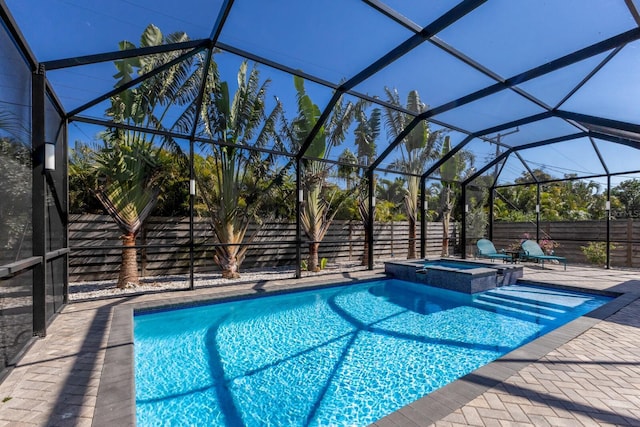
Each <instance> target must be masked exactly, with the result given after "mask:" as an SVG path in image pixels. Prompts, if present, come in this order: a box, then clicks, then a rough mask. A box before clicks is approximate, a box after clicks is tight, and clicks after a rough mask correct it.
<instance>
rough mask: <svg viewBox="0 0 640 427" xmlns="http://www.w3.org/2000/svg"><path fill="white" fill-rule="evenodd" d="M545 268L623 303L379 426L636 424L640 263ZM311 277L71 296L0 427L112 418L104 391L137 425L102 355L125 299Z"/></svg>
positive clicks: (553, 277) (17, 384) (1, 389)
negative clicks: (99, 408) (105, 412)
mask: <svg viewBox="0 0 640 427" xmlns="http://www.w3.org/2000/svg"><path fill="white" fill-rule="evenodd" d="M545 267H547V268H546V269H545V270H541V269H539V268H535V267H527V268H526V270H525V279H527V280H531V281H535V282H549V283H556V284H562V285H566V286H575V287H579V288H587V289H597V290H609V291H614V292H620V293H624V294H625V297H624V298H622V299H619V300H618V306H619V307H614V308H613V309H610V310H609V311H610V312H603V313H601V316H599V317H601V318H598V316H596V317H591V318H586V317H585V318H581V319H578V322H576V323H573V322H572V324H570V325H571V326H568V328H566V329H564V330H563V331H560V332H558V333H557V334H555V335H553V336H552V337H550V338H547V339H546V340H545V337H542V338H540V339H539V340H536V341H534V342H532V343H530V344H528V345H527V346H525V347H523V348H522V349H520V350H516V351H515V352H512V353H510V354H509V355H507V356H505V358H502V359H500V360H499V361H498V362H494V363H492V364H490V365H487V366H485V367H483V368H480V369H479V370H477V371H475V372H474V373H472V374H469V375H468V376H466V377H464V378H463V379H462V380H459V381H457V382H455V383H452V384H450V386H451V387H450V386H447V387H444V388H442V389H440V390H438V391H437V392H435V393H432V394H431V395H429V396H427V397H425V398H423V399H420V400H419V401H417V402H415V403H414V404H411V405H409V406H407V407H405V408H402V409H401V410H399V411H397V412H395V413H393V414H391V415H389V416H387V417H385V418H383V419H381V420H379V421H378V422H377V423H376V425H378V426H427V425H436V426H453V425H478V426H491V425H535V426H543V425H552V426H555V425H558V426H560V425H561V426H566V425H569V426H570V425H579V426H583V425H584V426H591V425H640V300H637V301H636V299H637V298H638V297H640V280H639V275H638V272H636V271H620V270H599V269H591V268H586V267H571V266H569V268H568V269H567V271H562V267H561V266H554V265H551V266H545ZM370 274H371V273H370V272H359V273H345V274H341V275H338V276H336V277H332V278H328V276H325V277H323V278H322V280H323V281H325V282H327V281H329V280H334V281H345V280H350V279H358V278H363V277H366V276H368V275H370ZM311 280H312V279H311ZM310 284H312V282H311V281H310V280H309V279H307V280H302V281H277V282H269V283H263V284H259V285H256V284H244V285H234V286H229V287H217V288H206V289H197V290H195V291H181V292H172V293H169V294H167V293H162V294H149V295H142V296H130V297H121V298H116V299H107V300H100V301H90V302H81V303H73V304H69V305H67V306H65V307H64V309H63V310H62V312H61V313H60V314H59V315H58V316H57V317H56V318H55V319H54V320H53V322H52V323H51V325H50V326H49V328H48V335H47V337H45V338H43V339H39V340H37V341H35V343H34V344H33V345H32V347H31V348H30V349H29V350H28V351H27V352H26V353H25V355H24V357H23V358H22V359H21V361H20V362H19V363H18V364H17V366H16V367H15V368H14V369H13V370H12V371H11V373H10V374H9V376H8V377H7V378H6V379H5V380H4V382H3V383H2V384H0V402H1V403H0V427H2V426H90V425H98V426H101V425H106V424H105V423H106V421H105V420H106V418H104V417H102V418H100V417H96V403H97V401H98V393H99V392H100V396H101V399H104V396H105V395H107V396H108V397H109V399H110V401H111V402H113V403H112V406H113V408H112V409H115V410H116V414H119V415H121V417H122V418H120V419H117V417H115V415H113V416H112V418H111V421H114V422H116V423H117V424H109V425H118V426H120V425H126V424H127V423H129V420H130V419H131V418H130V414H129V413H128V412H129V411H130V408H131V405H132V402H130V395H129V394H128V393H129V392H130V391H128V392H125V393H122V388H121V387H112V386H111V384H117V383H118V382H120V383H122V382H127V381H128V382H132V379H131V378H126V377H123V373H122V372H126V369H125V370H119V369H115V370H114V369H113V365H111V367H109V366H107V367H106V368H105V365H104V360H105V354H106V353H107V351H109V352H111V353H110V358H111V361H112V362H113V359H114V358H115V360H116V362H117V361H118V356H117V352H118V350H119V349H122V348H124V346H123V345H122V344H121V337H118V336H116V335H117V334H114V333H111V331H112V329H111V326H112V322H113V321H114V317H113V316H114V313H117V312H118V310H119V311H120V312H122V309H121V307H128V306H130V305H132V304H137V305H139V304H149V303H152V302H153V301H158V300H161V299H162V300H166V299H167V298H177V299H180V300H184V299H185V298H186V299H194V300H197V299H205V298H212V297H216V296H222V295H230V294H238V293H245V294H247V293H259V292H265V291H274V290H283V289H289V288H292V287H300V286H309V285H310ZM620 307H621V308H620ZM116 309H117V310H116ZM121 317H122V316H121ZM115 321H116V322H121V321H122V320H121V319H115ZM116 329H117V328H114V330H116ZM552 334H553V333H552ZM549 349H551V350H549ZM538 353H541V354H538ZM114 354H116V356H114ZM125 363H126V362H125ZM125 391H126V390H125ZM127 401H128V403H127ZM102 404H103V405H104V403H102ZM118 408H119V411H118ZM434 408H435V409H434ZM123 423H124V424H123Z"/></svg>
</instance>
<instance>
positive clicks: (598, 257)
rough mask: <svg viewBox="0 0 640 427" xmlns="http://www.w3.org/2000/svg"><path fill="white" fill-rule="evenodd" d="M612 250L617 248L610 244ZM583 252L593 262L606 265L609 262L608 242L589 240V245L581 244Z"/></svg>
mask: <svg viewBox="0 0 640 427" xmlns="http://www.w3.org/2000/svg"><path fill="white" fill-rule="evenodd" d="M609 248H610V249H611V250H613V249H615V248H616V247H615V246H614V245H610V246H609ZM580 249H582V253H583V254H584V256H585V257H586V258H587V261H589V262H590V263H591V264H596V265H604V263H605V262H607V244H606V243H605V242H589V243H588V244H587V246H580Z"/></svg>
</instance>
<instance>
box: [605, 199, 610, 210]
mask: <svg viewBox="0 0 640 427" xmlns="http://www.w3.org/2000/svg"><path fill="white" fill-rule="evenodd" d="M604 210H605V211H610V210H611V201H609V200H607V201H606V202H604Z"/></svg>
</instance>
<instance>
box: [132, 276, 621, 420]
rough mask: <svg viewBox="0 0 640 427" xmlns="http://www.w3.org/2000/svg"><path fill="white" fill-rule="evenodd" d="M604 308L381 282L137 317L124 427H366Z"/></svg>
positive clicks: (576, 299) (551, 295)
mask: <svg viewBox="0 0 640 427" xmlns="http://www.w3.org/2000/svg"><path fill="white" fill-rule="evenodd" d="M609 300H610V298H606V297H600V296H595V295H587V294H579V293H573V292H565V291H558V290H553V289H545V288H538V287H532V286H507V287H502V288H498V289H495V290H492V291H488V292H483V293H479V294H475V295H467V294H462V293H458V292H453V291H448V290H443V289H437V288H432V287H428V286H424V285H420V284H415V283H409V282H404V281H399V280H394V279H391V280H385V281H374V282H366V283H362V284H357V285H349V286H340V287H332V288H325V289H322V290H313V291H304V292H296V293H291V294H285V295H277V296H269V297H263V298H259V299H250V300H242V301H235V302H227V303H219V304H212V305H207V306H200V307H191V308H185V309H174V310H168V311H162V312H154V313H146V314H144V313H142V314H140V313H138V314H136V316H135V318H134V325H135V330H134V333H135V345H134V351H135V381H136V410H137V413H136V416H137V422H138V425H141V426H146V425H158V424H163V425H167V424H169V425H183V424H188V425H219V426H236V425H248V426H259V425H283V426H295V425H367V424H369V423H371V422H374V421H376V420H377V419H379V418H381V417H383V416H385V415H387V414H389V413H391V412H393V411H395V410H397V409H399V408H401V407H402V406H405V405H407V404H409V403H410V402H412V401H414V400H416V399H418V398H420V397H422V396H424V395H426V394H428V393H429V392H431V391H433V390H435V389H437V388H440V387H442V386H444V385H445V384H447V383H449V382H451V381H453V380H455V379H457V378H459V377H461V376H463V375H465V374H467V373H469V372H471V371H473V370H475V369H476V368H478V367H480V366H482V365H484V364H486V363H488V362H490V361H492V360H495V359H496V358H498V357H500V356H502V355H504V354H506V353H507V352H509V351H511V350H512V349H514V348H517V347H519V346H521V345H522V344H524V343H526V342H528V341H531V340H533V339H535V338H536V337H538V336H540V335H543V334H545V333H547V332H549V331H551V330H552V329H554V328H556V327H558V326H560V325H561V324H564V323H566V322H568V321H570V320H572V319H574V318H576V317H579V316H580V315H582V314H585V313H587V312H589V311H591V310H593V309H594V308H596V307H598V306H600V305H602V304H604V303H605V302H607V301H609ZM454 362H455V363H454Z"/></svg>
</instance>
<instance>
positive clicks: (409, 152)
mask: <svg viewBox="0 0 640 427" xmlns="http://www.w3.org/2000/svg"><path fill="white" fill-rule="evenodd" d="M385 91H386V94H387V98H388V102H390V103H391V104H394V105H397V106H399V107H402V104H401V101H400V96H399V95H398V92H397V91H396V90H391V89H389V88H385ZM405 108H406V109H407V110H410V111H413V112H415V113H416V114H419V113H421V112H423V111H425V110H426V108H427V106H426V104H424V103H423V102H422V101H421V100H420V95H419V94H418V92H417V91H415V90H413V91H411V92H409V94H408V96H407V103H406V107H405ZM412 119H413V117H412V116H410V115H408V114H405V113H402V112H400V111H398V110H395V109H392V108H386V109H385V124H386V127H387V135H388V138H389V140H395V139H396V138H397V137H398V136H399V135H400V133H401V132H402V131H403V130H404V129H405V128H406V126H407V125H408V124H409V122H410V121H411V120H412ZM439 144H440V133H439V132H432V131H431V129H430V128H429V124H428V123H427V122H425V121H421V122H420V123H419V124H418V125H416V126H415V127H414V128H413V129H412V130H411V132H409V134H408V135H407V136H406V137H405V138H404V139H403V140H402V142H401V143H400V144H399V149H400V150H399V151H400V156H399V158H398V159H397V160H395V161H394V162H393V163H392V167H393V168H394V169H396V170H398V171H400V172H404V173H405V174H406V175H405V179H406V181H407V188H406V193H405V197H404V207H405V211H406V213H407V217H408V219H409V247H408V254H407V259H413V258H415V257H416V224H417V219H418V193H419V190H420V188H419V187H420V185H419V184H420V178H419V175H420V174H422V173H423V172H424V168H425V165H426V164H427V162H428V161H429V160H434V159H436V158H437V157H438V154H439V150H438V148H439Z"/></svg>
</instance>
